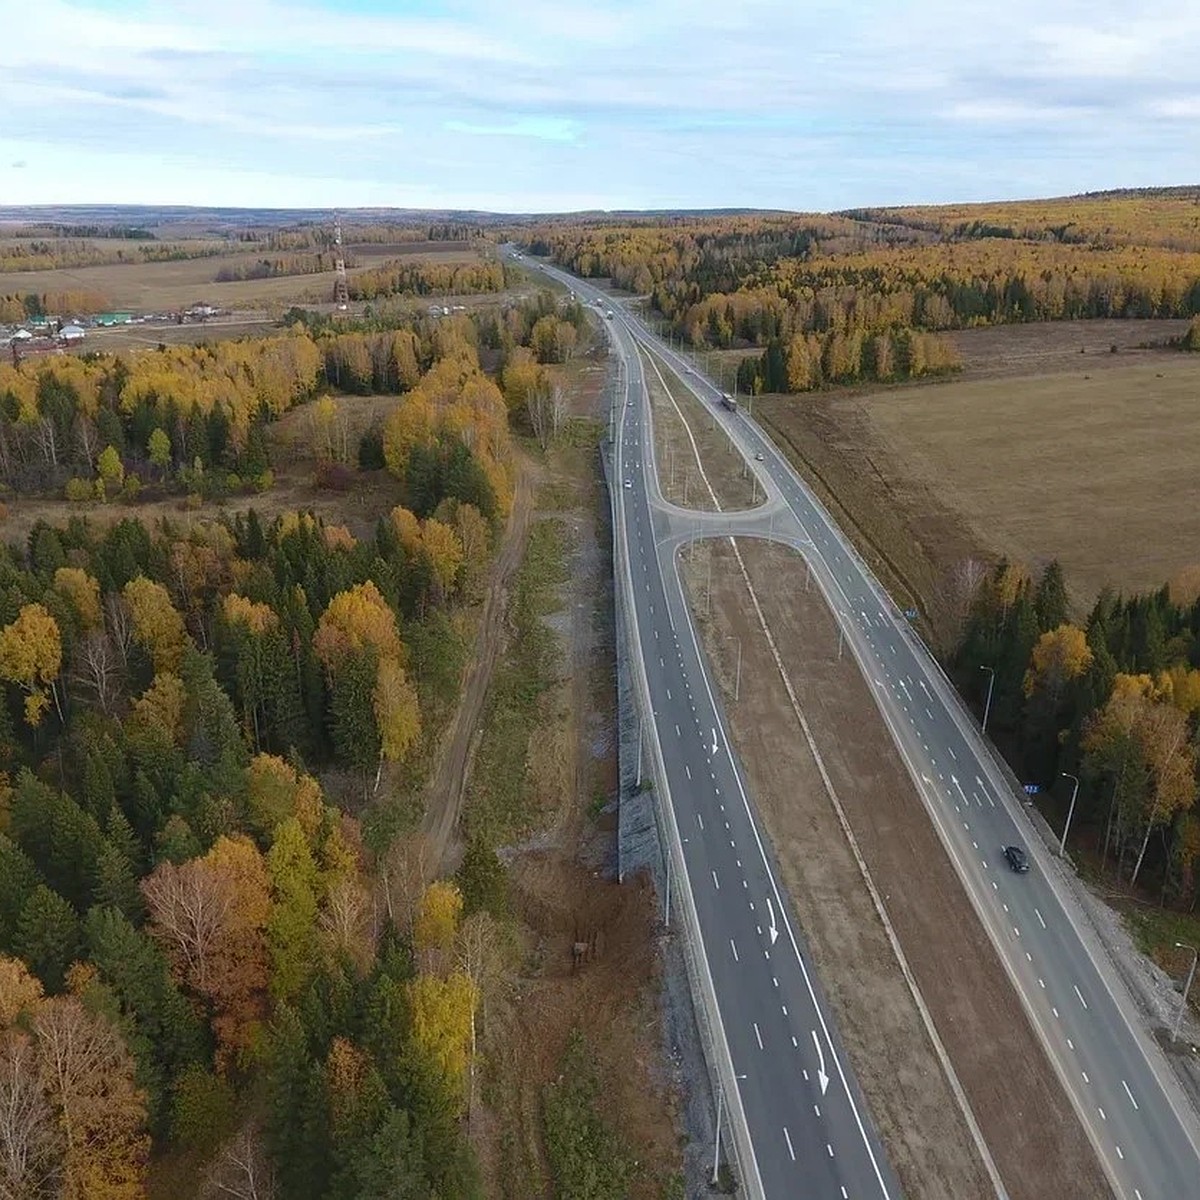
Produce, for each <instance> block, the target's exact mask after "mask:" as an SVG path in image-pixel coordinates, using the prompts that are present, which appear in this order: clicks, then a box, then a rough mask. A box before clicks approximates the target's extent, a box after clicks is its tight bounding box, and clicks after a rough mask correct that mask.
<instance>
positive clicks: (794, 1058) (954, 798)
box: [542, 267, 1200, 1200]
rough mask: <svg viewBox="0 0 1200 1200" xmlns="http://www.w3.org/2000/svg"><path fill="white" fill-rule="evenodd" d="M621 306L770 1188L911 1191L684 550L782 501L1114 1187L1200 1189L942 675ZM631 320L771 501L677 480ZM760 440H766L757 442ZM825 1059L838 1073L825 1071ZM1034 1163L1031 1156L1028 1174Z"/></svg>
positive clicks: (775, 512)
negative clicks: (700, 638) (692, 609)
mask: <svg viewBox="0 0 1200 1200" xmlns="http://www.w3.org/2000/svg"><path fill="white" fill-rule="evenodd" d="M542 269H543V270H545V271H546V272H547V273H548V274H550V275H552V276H554V277H555V278H556V279H558V280H559V281H560V282H562V283H564V284H566V285H567V286H569V287H572V288H574V289H575V290H576V292H577V293H578V294H579V295H581V296H583V297H585V298H587V299H590V300H593V301H595V300H597V299H600V300H602V301H603V303H604V305H605V306H609V307H615V306H613V304H612V301H611V299H610V298H609V297H607V296H605V295H604V294H603V293H601V292H599V291H598V290H597V289H595V288H592V287H591V286H590V285H588V284H586V283H584V282H581V281H580V280H577V279H575V278H574V277H572V276H570V275H568V274H566V273H565V272H561V271H558V270H557V269H555V268H551V267H543V268H542ZM609 324H610V325H611V326H613V329H612V333H613V337H614V341H615V345H616V348H617V352H618V354H619V355H620V356H621V359H622V361H623V362H624V364H625V365H626V368H627V376H626V379H627V384H626V387H627V395H628V396H629V398H630V399H631V400H632V401H633V402H632V403H631V404H629V405H627V406H626V407H625V409H624V412H623V413H622V414H620V419H619V420H618V423H617V441H616V462H617V472H618V476H619V478H620V479H622V480H623V481H624V486H623V504H621V505H620V506H619V507H618V511H619V512H621V513H622V514H623V516H622V523H623V526H624V536H625V537H626V538H627V539H628V545H629V555H628V561H629V569H630V573H631V576H632V585H633V587H632V590H633V595H634V597H635V601H636V619H637V626H638V638H639V642H640V647H641V652H642V656H643V659H644V662H645V668H646V674H647V679H648V681H649V684H650V690H651V694H652V696H653V700H654V714H655V727H656V736H657V738H658V741H659V743H660V745H661V748H662V756H663V761H664V763H665V764H666V768H667V774H668V778H669V783H670V800H671V803H672V804H673V806H674V809H675V812H676V815H677V819H678V824H679V827H680V830H681V833H682V835H683V837H684V838H686V839H687V840H686V844H685V845H684V851H685V856H686V860H687V866H688V875H689V879H690V881H691V887H692V891H693V893H694V896H695V901H696V907H697V910H698V913H699V916H700V922H701V927H702V930H703V937H704V943H705V944H704V950H705V955H706V957H707V960H708V963H709V966H710V968H711V971H712V975H713V981H714V985H715V986H716V991H717V995H718V998H719V1004H720V1010H721V1020H722V1024H723V1027H724V1029H725V1032H726V1036H727V1039H728V1043H729V1047H730V1052H731V1057H732V1059H733V1065H734V1070H735V1072H736V1073H737V1074H738V1075H739V1077H740V1076H742V1075H744V1076H745V1078H744V1079H741V1078H739V1082H738V1090H739V1093H740V1096H741V1102H742V1105H743V1107H744V1112H745V1118H746V1121H747V1123H748V1126H749V1129H750V1134H751V1138H752V1141H753V1146H754V1157H755V1159H756V1160H757V1169H758V1172H759V1174H760V1175H761V1180H762V1191H763V1194H766V1195H768V1196H772V1197H773V1196H781V1197H783V1196H795V1195H803V1196H806V1197H807V1196H814V1197H824V1196H827V1195H828V1196H832V1197H838V1196H879V1195H884V1196H897V1195H898V1194H899V1191H898V1187H897V1184H896V1183H895V1179H894V1176H893V1175H892V1173H891V1172H890V1169H889V1168H888V1166H887V1164H886V1162H885V1160H884V1158H883V1154H882V1151H881V1149H880V1146H879V1142H878V1139H877V1137H876V1135H875V1134H874V1132H873V1130H872V1127H871V1124H870V1122H869V1119H868V1117H867V1114H866V1111H865V1108H864V1106H863V1103H862V1101H861V1098H860V1095H859V1092H858V1089H857V1086H856V1085H855V1083H854V1081H853V1079H852V1078H850V1076H849V1072H848V1070H847V1069H846V1067H845V1064H844V1055H843V1054H842V1052H841V1050H840V1048H838V1041H837V1035H836V1031H834V1029H833V1027H832V1021H831V1018H830V1017H829V1012H828V1008H827V1007H826V1006H825V1003H824V1001H823V1000H822V998H821V994H820V990H819V987H818V986H817V982H816V980H815V979H813V978H812V977H811V972H810V971H809V970H808V969H807V967H806V964H805V961H804V953H803V951H804V947H803V944H802V942H801V941H800V939H799V937H798V936H796V935H794V934H793V930H792V928H791V924H790V921H789V919H788V910H787V905H786V903H785V897H783V896H782V895H781V890H780V889H779V887H778V886H777V884H776V882H775V879H774V876H773V874H772V869H771V865H770V855H769V851H768V850H766V849H765V848H764V846H763V843H762V841H761V838H760V836H759V831H758V829H757V825H756V820H755V817H754V814H753V809H752V806H751V805H750V803H749V801H748V799H747V797H746V793H745V788H744V786H743V782H742V776H741V772H740V770H739V769H738V765H737V763H736V761H735V760H734V759H733V758H732V757H731V755H730V753H729V751H728V749H727V742H726V739H725V734H724V727H723V722H722V719H721V713H720V705H719V703H718V702H717V701H716V700H715V699H714V697H713V694H712V692H711V690H710V687H709V683H708V678H707V673H706V667H705V664H704V661H703V656H702V655H701V653H700V651H699V649H698V646H697V643H696V639H695V635H694V633H693V631H692V627H691V622H690V619H689V618H688V615H687V612H686V605H685V602H684V600H683V595H682V588H681V585H680V582H679V579H678V576H677V573H676V569H675V563H674V556H675V553H676V550H677V548H678V547H679V546H680V545H682V544H686V542H687V540H688V539H689V538H690V537H692V536H696V535H711V536H719V535H729V534H745V533H754V534H756V535H758V536H763V535H766V534H767V533H768V528H767V521H768V519H769V520H770V526H771V532H772V533H773V534H774V535H775V536H777V537H778V538H779V539H780V540H782V541H786V542H789V543H790V544H793V545H797V546H799V547H800V548H801V550H802V552H803V553H804V554H805V556H806V558H807V559H808V560H809V562H810V564H811V567H812V571H813V575H814V577H815V578H816V579H817V580H818V582H819V584H820V586H821V588H822V590H823V592H824V594H825V596H826V598H827V600H828V601H829V602H830V604H831V607H832V608H833V609H834V611H835V614H836V616H837V619H838V620H839V621H840V622H841V623H842V626H843V628H844V630H845V634H846V640H847V643H848V644H849V645H850V646H851V648H852V650H853V652H854V655H855V657H856V659H857V661H858V663H859V666H860V667H861V669H862V671H863V674H864V676H865V678H866V679H867V680H868V682H869V684H870V686H871V687H872V688H873V689H874V691H875V695H876V698H877V700H878V703H879V708H880V712H881V714H882V715H883V718H884V720H885V722H886V723H887V725H888V728H889V729H890V731H891V733H892V736H893V738H894V739H895V742H896V745H897V747H898V749H899V751H900V753H901V754H902V756H903V757H904V760H905V762H906V763H907V765H908V768H909V771H910V773H911V775H912V778H913V781H914V784H915V786H916V787H917V789H918V791H919V793H920V795H921V797H922V799H923V801H924V803H925V805H926V807H927V809H928V811H929V814H930V818H931V820H932V821H933V822H934V825H935V827H936V828H937V830H938V833H939V835H940V837H941V839H942V842H943V844H944V846H945V847H946V850H947V853H948V854H949V855H950V858H951V860H952V861H953V863H954V865H955V868H956V870H957V871H958V873H959V876H960V878H961V879H962V882H963V884H964V887H965V889H966V891H967V894H968V896H969V897H970V899H971V902H972V904H973V905H974V907H975V909H976V911H977V912H978V914H979V916H980V918H981V920H982V921H983V923H984V926H985V928H987V930H988V932H989V934H990V936H991V937H992V940H993V942H994V944H995V945H996V948H997V950H998V952H999V954H1000V958H1001V960H1002V962H1003V963H1004V966H1005V968H1006V970H1007V971H1008V973H1009V976H1010V978H1011V979H1012V981H1013V983H1014V986H1015V987H1016V988H1017V991H1018V994H1019V995H1020V997H1021V1000H1022V1003H1023V1004H1024V1006H1025V1009H1026V1011H1027V1013H1028V1015H1029V1017H1030V1020H1031V1022H1032V1024H1033V1027H1034V1029H1035V1030H1036V1031H1037V1033H1038V1035H1039V1037H1040V1038H1041V1040H1042V1043H1043V1045H1044V1046H1045V1048H1046V1050H1047V1052H1048V1054H1049V1057H1050V1060H1051V1062H1052V1063H1053V1064H1054V1066H1055V1069H1056V1070H1057V1072H1058V1074H1059V1076H1060V1079H1061V1080H1062V1082H1063V1084H1064V1087H1065V1089H1066V1091H1067V1094H1068V1095H1069V1096H1070V1098H1071V1100H1072V1102H1073V1104H1074V1105H1075V1108H1076V1111H1077V1112H1078V1113H1079V1115H1080V1118H1081V1120H1082V1121H1083V1123H1084V1126H1085V1128H1086V1129H1087V1131H1088V1133H1089V1136H1090V1137H1091V1140H1092V1142H1093V1145H1094V1146H1095V1148H1096V1151H1097V1154H1098V1155H1099V1157H1100V1160H1101V1162H1102V1164H1103V1166H1104V1168H1105V1170H1106V1172H1107V1174H1108V1176H1109V1178H1110V1180H1111V1182H1112V1184H1113V1187H1114V1190H1115V1191H1116V1193H1117V1194H1118V1195H1120V1196H1122V1197H1129V1198H1130V1200H1160V1198H1161V1200H1180V1198H1183V1197H1200V1152H1198V1151H1197V1129H1196V1116H1195V1113H1194V1111H1193V1110H1192V1109H1191V1107H1190V1106H1189V1104H1188V1102H1187V1100H1186V1099H1185V1098H1184V1096H1183V1095H1182V1093H1181V1091H1180V1089H1179V1087H1178V1085H1177V1084H1176V1082H1175V1080H1174V1079H1173V1078H1172V1077H1171V1075H1170V1071H1169V1068H1168V1066H1167V1064H1166V1063H1165V1061H1164V1059H1163V1057H1162V1055H1161V1052H1160V1051H1159V1049H1158V1048H1157V1047H1156V1046H1155V1045H1154V1044H1153V1043H1152V1042H1151V1041H1150V1039H1149V1037H1148V1036H1147V1035H1146V1033H1145V1032H1144V1031H1143V1029H1142V1027H1141V1024H1140V1023H1139V1018H1138V1016H1137V1013H1136V1012H1135V1010H1134V1006H1133V1002H1132V1000H1131V999H1130V997H1129V995H1128V993H1127V991H1126V990H1125V988H1124V985H1123V984H1122V983H1121V981H1120V980H1119V979H1116V978H1115V977H1114V974H1113V968H1112V965H1111V963H1110V962H1109V960H1108V958H1107V955H1106V953H1105V952H1104V950H1103V949H1102V948H1101V947H1100V946H1099V945H1098V943H1097V942H1096V940H1095V938H1094V935H1093V934H1092V933H1091V932H1090V930H1089V927H1088V924H1087V918H1086V917H1085V916H1084V914H1083V913H1082V912H1081V911H1080V909H1079V907H1078V904H1077V902H1076V901H1075V899H1074V898H1073V897H1072V896H1071V895H1070V894H1069V893H1068V891H1067V889H1066V886H1065V885H1064V883H1063V881H1062V879H1061V877H1060V876H1059V870H1060V867H1059V865H1058V864H1057V863H1056V862H1055V861H1054V860H1053V859H1052V858H1051V857H1050V855H1049V854H1048V852H1047V851H1046V850H1045V848H1044V847H1043V846H1042V844H1041V842H1040V839H1039V838H1038V837H1037V836H1036V834H1035V833H1034V831H1033V829H1032V826H1031V823H1030V821H1029V820H1028V817H1027V815H1026V814H1025V812H1024V811H1023V810H1022V804H1021V802H1020V800H1019V799H1018V798H1017V797H1016V796H1015V795H1014V794H1013V792H1012V789H1011V788H1010V787H1009V785H1008V783H1007V781H1006V778H1005V776H1004V774H1003V772H1002V770H1001V768H1000V766H999V764H998V762H997V761H996V759H995V757H994V755H993V752H992V750H991V748H990V746H989V745H988V744H986V743H985V742H984V741H983V740H982V739H981V738H980V736H979V734H978V730H977V728H976V726H975V724H974V723H973V721H972V719H971V717H970V715H969V714H968V713H967V712H966V710H965V708H964V707H963V705H962V702H961V701H960V699H959V698H958V696H957V694H956V693H955V691H954V689H953V688H952V686H951V685H950V683H949V681H948V680H947V679H946V678H945V676H944V675H943V673H942V672H941V670H940V668H939V667H938V665H937V664H936V662H934V660H933V659H932V657H931V656H930V655H929V653H928V651H927V650H926V648H925V647H924V646H923V644H922V643H921V642H920V641H919V640H918V639H917V638H916V637H915V636H914V635H913V633H912V630H911V629H910V628H909V626H908V623H907V621H906V620H905V619H904V617H903V616H902V614H900V613H899V611H898V610H897V609H896V607H895V606H894V605H893V604H892V602H891V601H890V599H888V597H887V596H886V594H885V593H884V591H883V589H882V588H881V587H880V585H879V584H878V583H877V581H876V580H875V578H874V576H873V575H872V573H871V572H870V570H869V569H868V568H867V566H866V565H865V564H864V563H863V562H862V560H861V559H860V558H859V557H858V555H857V553H856V552H855V551H854V549H853V548H852V546H851V545H850V542H849V540H848V539H847V538H846V537H845V536H844V535H843V534H842V533H841V531H840V530H839V529H838V527H837V526H836V524H835V523H834V522H833V520H832V519H831V518H830V516H829V514H828V513H827V512H826V511H825V509H824V508H823V506H822V505H821V504H820V502H819V501H818V500H817V499H816V497H815V496H814V495H813V493H812V492H811V490H810V489H809V488H808V486H807V484H805V482H804V481H803V480H802V479H801V478H800V477H799V476H798V475H797V474H796V472H795V471H794V470H793V469H792V467H791V465H790V463H788V461H787V460H786V458H785V457H784V456H783V455H782V453H780V452H779V451H778V450H777V449H776V447H775V444H774V442H773V441H772V440H771V438H770V437H769V436H767V435H766V434H765V433H763V431H762V430H761V429H760V428H759V426H758V425H757V424H755V423H754V421H753V420H752V419H750V417H749V416H748V415H747V414H746V413H744V412H738V413H736V414H730V413H726V412H725V410H723V409H721V408H720V407H719V402H720V391H719V390H718V389H717V388H716V387H714V386H713V385H712V384H711V383H710V382H709V381H707V380H706V379H704V378H703V377H702V376H700V375H697V374H695V373H694V372H693V371H692V368H691V364H690V363H689V362H688V361H687V360H686V359H684V358H683V357H682V356H680V355H677V354H674V353H673V352H672V351H671V350H670V349H669V348H668V347H666V346H665V345H664V344H663V343H662V342H661V341H660V340H659V339H658V338H656V337H654V336H653V335H652V334H651V333H650V332H649V330H648V329H647V328H646V327H645V326H644V324H642V323H641V322H640V321H638V320H637V319H636V318H634V317H633V316H631V315H629V314H628V313H626V312H624V311H623V310H620V311H618V313H617V315H616V316H615V318H614V320H613V321H612V322H609ZM637 341H640V342H642V343H643V344H645V345H646V346H647V347H649V348H652V349H653V350H654V352H655V353H657V354H658V355H659V356H660V357H661V358H663V359H664V360H666V361H668V362H670V363H672V365H673V366H674V367H675V369H676V372H677V374H678V375H679V377H680V378H681V379H683V380H684V381H685V382H686V384H687V386H689V387H690V388H691V390H692V391H693V392H694V393H695V394H696V396H697V397H698V398H699V399H700V400H701V401H702V402H703V403H704V404H705V405H706V406H707V407H709V408H711V409H714V410H715V411H716V413H717V415H718V418H719V419H720V420H721V421H722V422H723V424H724V427H725V429H726V431H727V432H728V433H729V435H730V437H731V438H732V439H733V441H734V443H735V445H736V446H737V447H738V448H739V449H740V451H741V452H742V453H743V454H744V455H745V456H746V457H747V458H748V459H749V460H751V467H752V468H753V469H754V470H756V472H757V473H758V475H759V478H760V481H761V482H762V484H763V487H764V489H765V491H766V494H767V497H768V499H767V503H766V505H765V506H764V507H763V508H760V509H758V510H754V511H753V512H747V513H740V514H720V513H718V514H713V513H704V514H701V513H686V514H685V513H684V512H683V511H682V510H680V509H677V508H675V507H674V506H672V505H669V504H667V503H666V502H665V501H663V499H662V497H661V493H660V492H659V490H658V486H657V477H656V475H655V471H654V462H653V446H652V442H651V438H650V434H649V430H648V420H649V406H648V402H647V400H646V398H645V389H644V384H643V381H642V378H641V372H640V360H639V357H638V355H637V354H636V353H635V352H634V343H635V342H637ZM757 454H761V455H762V456H763V460H762V462H755V461H753V460H754V457H755V455H757ZM744 685H746V686H752V684H746V683H745V681H744ZM1012 843H1019V844H1022V845H1024V846H1025V848H1026V850H1027V852H1028V853H1029V856H1030V859H1031V863H1032V868H1031V870H1030V872H1029V873H1028V874H1027V875H1016V874H1014V873H1012V872H1011V871H1010V870H1009V869H1008V867H1007V865H1006V864H1005V861H1004V858H1003V857H1002V847H1003V846H1005V845H1009V844H1012ZM768 901H770V904H769V905H768V903H767V902H768ZM772 928H774V929H775V930H776V931H777V934H778V937H777V938H776V937H775V936H773V934H772ZM947 936H948V937H952V936H953V931H947ZM820 1071H824V1072H825V1073H826V1074H827V1075H828V1076H830V1077H831V1081H830V1082H829V1084H828V1087H827V1088H823V1087H822V1084H821V1082H820V1080H819V1078H818V1072H820ZM797 1074H799V1078H797ZM822 1093H823V1094H822ZM985 1135H986V1131H985ZM822 1154H824V1155H825V1161H824V1162H823V1161H822V1157H821V1156H822ZM1037 1169H1038V1166H1037V1164H1036V1163H1030V1164H1029V1171H1030V1173H1031V1177H1033V1178H1036V1172H1037ZM842 1189H845V1190H844V1191H843V1190H842Z"/></svg>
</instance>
